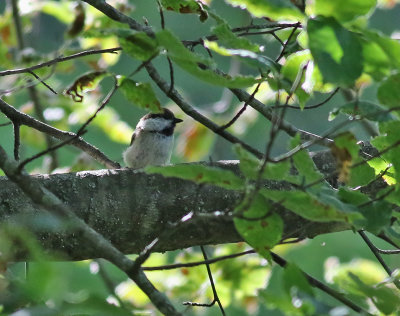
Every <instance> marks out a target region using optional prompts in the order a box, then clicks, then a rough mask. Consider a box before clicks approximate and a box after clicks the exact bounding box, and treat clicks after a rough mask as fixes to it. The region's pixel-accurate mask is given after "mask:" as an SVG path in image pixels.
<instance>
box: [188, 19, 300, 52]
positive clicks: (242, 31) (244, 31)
mask: <svg viewBox="0 0 400 316" xmlns="http://www.w3.org/2000/svg"><path fill="white" fill-rule="evenodd" d="M297 25H298V24H297V23H269V24H259V25H255V24H251V25H248V26H242V27H235V28H232V29H231V31H232V32H233V33H239V34H238V36H246V35H258V34H261V33H258V34H256V33H257V32H253V33H250V32H249V31H250V30H262V29H272V30H270V31H267V32H262V34H266V33H267V34H269V33H270V34H274V33H275V32H276V31H280V30H284V29H287V28H291V27H295V26H297ZM300 27H301V26H299V28H300ZM205 39H206V40H208V41H216V40H218V36H216V35H209V36H206V37H202V38H199V39H197V40H191V41H190V40H183V41H182V43H183V45H185V46H190V47H194V46H196V45H203V43H204V40H205ZM282 44H283V43H282Z"/></svg>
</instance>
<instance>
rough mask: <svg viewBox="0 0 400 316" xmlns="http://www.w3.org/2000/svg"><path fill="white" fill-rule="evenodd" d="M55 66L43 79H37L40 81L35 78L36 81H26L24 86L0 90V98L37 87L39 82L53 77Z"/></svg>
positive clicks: (54, 65)
mask: <svg viewBox="0 0 400 316" xmlns="http://www.w3.org/2000/svg"><path fill="white" fill-rule="evenodd" d="M56 66H57V64H53V65H52V68H51V71H50V72H49V73H48V74H47V75H46V76H45V77H44V78H39V77H38V78H39V79H40V80H38V79H36V78H35V79H36V80H31V79H28V80H26V84H22V85H20V86H16V87H13V88H10V89H6V90H0V96H2V95H8V94H11V93H15V92H17V91H20V90H24V89H29V88H31V87H35V86H37V85H38V84H39V83H41V82H45V81H46V80H47V79H49V78H50V77H51V76H53V74H54V73H55V69H56ZM27 72H28V73H30V71H27Z"/></svg>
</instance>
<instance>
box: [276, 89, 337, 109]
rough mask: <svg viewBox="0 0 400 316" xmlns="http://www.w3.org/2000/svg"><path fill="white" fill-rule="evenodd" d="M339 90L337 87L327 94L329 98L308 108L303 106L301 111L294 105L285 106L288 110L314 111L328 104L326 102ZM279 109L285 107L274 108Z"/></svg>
mask: <svg viewBox="0 0 400 316" xmlns="http://www.w3.org/2000/svg"><path fill="white" fill-rule="evenodd" d="M339 90H340V88H339V87H338V88H336V89H335V90H334V91H333V92H332V93H331V94H329V96H328V97H327V98H326V99H325V100H323V101H322V102H320V103H317V104H313V105H309V106H305V107H304V108H303V109H302V108H301V107H299V106H295V105H286V106H287V107H288V108H290V109H296V110H311V109H316V108H318V107H320V106H322V105H324V104H326V103H328V102H329V101H330V100H331V99H332V98H333V97H334V95H335V94H336V93H337V92H338V91H339ZM280 107H285V105H278V106H276V107H275V108H280Z"/></svg>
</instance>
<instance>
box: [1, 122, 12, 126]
mask: <svg viewBox="0 0 400 316" xmlns="http://www.w3.org/2000/svg"><path fill="white" fill-rule="evenodd" d="M11 124H12V122H7V123H1V124H0V127H3V126H9V125H11Z"/></svg>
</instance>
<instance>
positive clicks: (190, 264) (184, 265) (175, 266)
mask: <svg viewBox="0 0 400 316" xmlns="http://www.w3.org/2000/svg"><path fill="white" fill-rule="evenodd" d="M254 253H256V251H255V250H247V251H243V252H238V253H234V254H231V255H225V256H221V257H216V258H213V259H209V260H203V261H196V262H188V263H175V264H168V265H163V266H157V267H142V269H143V271H160V270H174V269H180V268H192V267H197V266H201V265H203V264H213V263H216V262H219V261H223V260H229V259H234V258H237V257H241V256H245V255H249V254H254Z"/></svg>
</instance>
